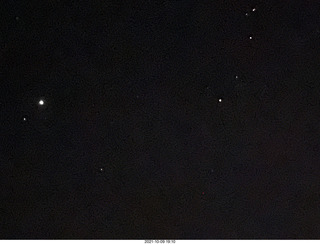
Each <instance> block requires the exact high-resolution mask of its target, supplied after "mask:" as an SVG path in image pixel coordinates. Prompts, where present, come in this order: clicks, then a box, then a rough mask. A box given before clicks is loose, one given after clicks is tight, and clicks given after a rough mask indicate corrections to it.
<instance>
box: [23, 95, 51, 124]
mask: <svg viewBox="0 0 320 244" xmlns="http://www.w3.org/2000/svg"><path fill="white" fill-rule="evenodd" d="M37 104H38V106H39V107H44V106H45V105H46V101H45V100H44V99H39V100H38V102H37ZM22 120H23V121H24V122H26V121H27V116H23V117H22Z"/></svg>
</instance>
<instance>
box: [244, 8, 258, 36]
mask: <svg viewBox="0 0 320 244" xmlns="http://www.w3.org/2000/svg"><path fill="white" fill-rule="evenodd" d="M256 11H257V8H255V7H254V8H252V9H251V11H250V12H246V14H245V15H246V17H249V16H250V13H253V12H256ZM249 39H250V40H253V36H252V35H250V36H249Z"/></svg>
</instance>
